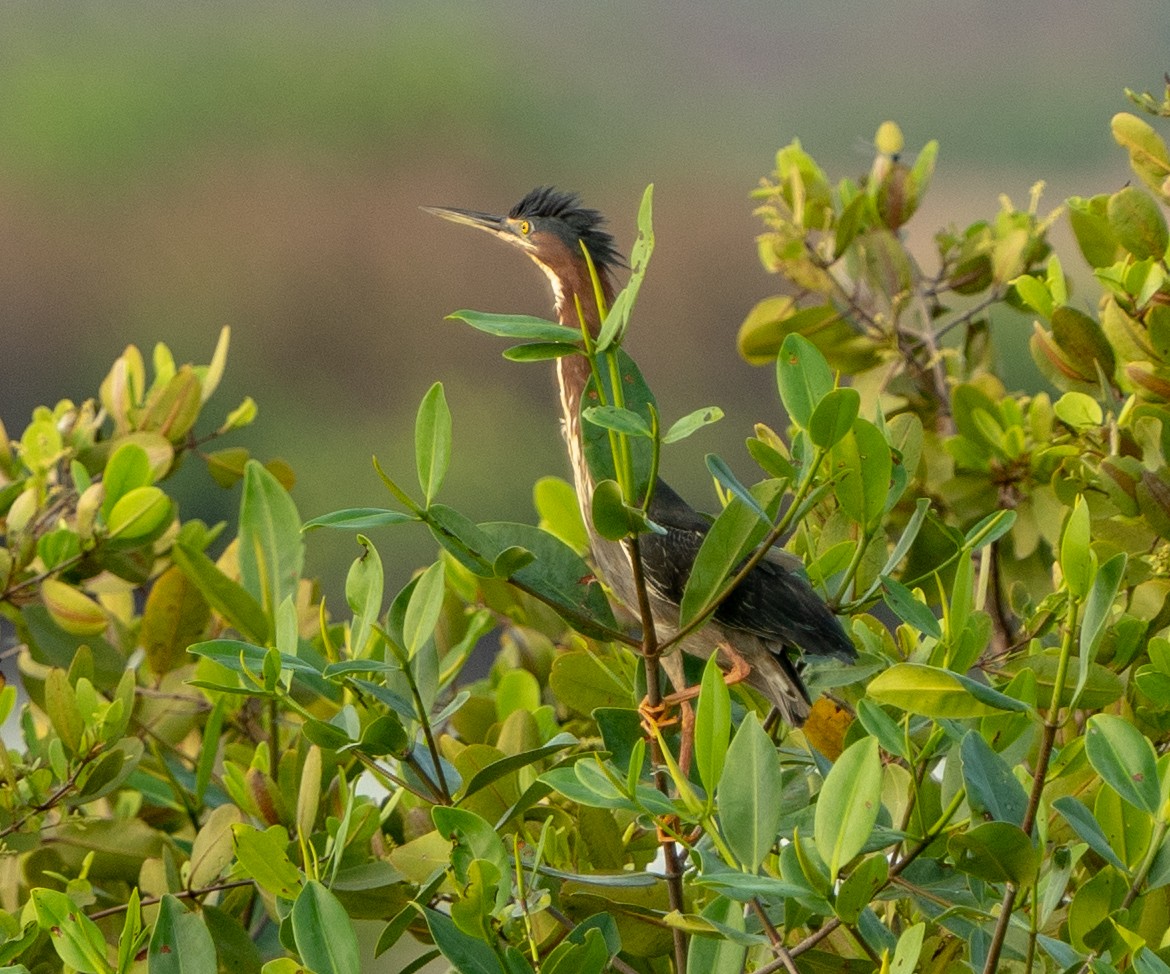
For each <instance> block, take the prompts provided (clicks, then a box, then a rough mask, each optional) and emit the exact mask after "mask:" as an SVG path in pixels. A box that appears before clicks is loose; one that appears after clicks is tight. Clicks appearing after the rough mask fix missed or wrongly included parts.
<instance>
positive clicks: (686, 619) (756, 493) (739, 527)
mask: <svg viewBox="0 0 1170 974" xmlns="http://www.w3.org/2000/svg"><path fill="white" fill-rule="evenodd" d="M784 488H785V482H784V481H782V480H766V481H763V482H761V483H759V484H757V485H756V486H755V487H753V488H752V493H751V498H752V503H751V504H750V505H749V504H747V503H746V502H744V501H743V500H742V499H741V498H740V497H739V495H738V494H737V495H735V496H733V497H732V499H731V501H730V502H729V503H728V505H727V506H726V507H725V508H724V509H723V511H722V512H721V513H720V514H719V517H717V518H716V519H715V523H714V524H712V525H711V530H709V531H708V532H707V535H706V537H704V538H703V543H702V544H701V545H700V547H699V552H698V554H697V555H696V556H695V562H694V565H693V566H692V567H691V573H690V575H689V576H688V578H687V583H686V587H685V588H684V590H683V597H682V604H681V606H680V610H679V625H680V626H685V625H687V624H688V623H690V622H691V621H692V620H693V619H694V618H695V617H696V616H697V615H698V614H699V613H700V612H701V611H702V610H703V609H704V608H705V607H706V606H708V605H710V603H711V602H712V601H713V600H714V599H715V597H716V596H717V595H718V594H719V592H720V591H721V590H722V588H723V585H724V583H725V582H726V581H727V579H728V577H729V576H730V575H731V574H732V573H733V572H734V570H735V568H736V566H738V565H739V564H740V563H741V562H742V561H743V560H744V558H746V557H747V556H748V554H749V553H750V552H751V551H752V550H753V549H754V548H755V547H756V545H758V544H759V543H760V542H761V541H762V540H763V539H764V536H765V535H766V534H767V533H768V529H769V527H770V526H771V524H772V518H773V517H774V516H775V514H776V512H777V511H778V510H779V508H780V503H781V501H782V499H783V496H784ZM761 514H762V515H763V516H762V517H761Z"/></svg>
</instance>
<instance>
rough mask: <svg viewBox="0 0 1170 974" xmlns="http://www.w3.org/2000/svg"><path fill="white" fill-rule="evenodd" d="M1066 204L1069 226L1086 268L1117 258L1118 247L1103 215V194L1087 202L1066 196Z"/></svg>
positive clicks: (1104, 264)
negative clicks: (1086, 265) (1086, 264)
mask: <svg viewBox="0 0 1170 974" xmlns="http://www.w3.org/2000/svg"><path fill="white" fill-rule="evenodd" d="M1066 202H1067V204H1068V222H1069V226H1071V227H1072V231H1073V236H1075V237H1076V238H1077V246H1078V247H1080V249H1081V254H1082V255H1083V256H1084V258H1085V260H1086V261H1087V262H1088V264H1089V266H1090V267H1108V266H1110V265H1111V264H1112V263H1113V262H1114V261H1115V260H1116V259H1117V247H1118V244H1117V238H1116V237H1115V236H1114V235H1113V230H1112V228H1111V227H1110V226H1109V218H1108V216H1107V215H1106V208H1107V207H1108V204H1109V197H1108V196H1106V195H1105V194H1104V193H1102V194H1100V195H1099V196H1094V197H1092V198H1089V199H1086V198H1084V197H1081V196H1070V197H1069V198H1068V200H1067V201H1066Z"/></svg>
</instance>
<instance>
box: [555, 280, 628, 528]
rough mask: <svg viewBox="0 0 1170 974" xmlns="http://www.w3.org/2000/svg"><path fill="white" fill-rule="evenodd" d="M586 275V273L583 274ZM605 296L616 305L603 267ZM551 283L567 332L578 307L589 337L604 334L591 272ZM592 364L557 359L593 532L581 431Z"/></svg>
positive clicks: (572, 458) (568, 441) (577, 482)
mask: <svg viewBox="0 0 1170 974" xmlns="http://www.w3.org/2000/svg"><path fill="white" fill-rule="evenodd" d="M582 272H583V273H582ZM598 276H599V278H600V281H601V288H602V294H603V295H604V297H605V303H606V306H607V307H608V306H610V305H612V303H613V297H614V286H613V279H612V278H611V277H610V275H609V272H608V271H607V270H606V269H605V268H604V267H599V268H598ZM549 279H550V280H551V281H552V285H553V293H554V295H555V298H556V310H557V319H558V321H559V322H560V323H561V324H562V325H565V326H566V327H568V328H574V329H579V328H580V327H581V321H580V319H579V318H578V311H577V308H578V304H579V306H580V309H581V311H580V314H581V315H582V316H583V317H584V319H585V324H586V326H587V327H588V329H589V333H590V335H592V336H593V337H594V338H596V337H597V335H598V334H599V333H600V331H601V315H600V313H599V311H598V307H597V300H596V297H595V295H594V293H593V283H592V281H591V280H590V278H589V272H588V269H587V268H586V267H585V266H584V265H583V264H582V265H581V267H580V268H578V269H577V272H576V273H575V274H568V275H565V274H561V275H560V276H554V275H553V274H552V273H549ZM589 378H590V368H589V360H588V359H587V358H586V357H585V356H584V355H564V356H562V357H561V358H559V359H557V388H558V391H559V392H560V404H561V421H562V423H563V431H564V435H565V445H566V447H567V448H568V451H569V464H570V466H571V467H572V470H573V485H574V487H575V488H576V492H577V500H578V501H579V502H580V505H581V514H582V515H583V517H584V518H585V524H586V526H587V527H588V528H589V529H590V530H589V533H590V535H591V536H592V535H593V534H594V532H593V530H592V517H591V513H590V508H591V506H592V498H593V478H592V477H591V476H590V474H589V465H588V464H587V463H586V461H585V446H584V432H583V430H582V429H581V398H582V397H583V396H584V395H585V387H586V385H588V383H589Z"/></svg>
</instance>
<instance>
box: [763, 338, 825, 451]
mask: <svg viewBox="0 0 1170 974" xmlns="http://www.w3.org/2000/svg"><path fill="white" fill-rule="evenodd" d="M776 379H777V384H778V386H779V387H780V399H781V400H782V401H783V403H784V408H785V409H786V410H788V415H789V417H790V418H791V419H792V421H793V422H794V423H795V424H796V425H797V426H799V427H801V428H802V429H807V428H808V424H809V421H810V420H811V419H812V415H813V410H815V409H816V408H817V406H818V405H819V403H820V401H821V400H822V399H823V398H824V397H825V396H827V395H828V394H829V392H830V391H831V390H832V388H833V373H832V372H831V371H830V370H829V364H828V362H826V361H825V357H824V356H823V355H822V354H821V353H820V352H819V351H818V350H817V348H816V346H815V345H813V343H812V342H810V341H809V340H808V339H807V338H805V337H803V336H802V335H788V336H787V337H786V338H785V339H784V343H783V344H782V345H781V346H780V354H779V356H778V357H777V359H776Z"/></svg>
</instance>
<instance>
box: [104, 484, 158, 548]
mask: <svg viewBox="0 0 1170 974" xmlns="http://www.w3.org/2000/svg"><path fill="white" fill-rule="evenodd" d="M173 516H174V505H173V504H172V503H171V499H170V498H169V497H167V495H166V494H164V493H163V492H162V490H161V489H160V488H158V487H155V486H153V485H151V486H149V487H135V488H134V489H133V490H131V491H127V492H126V493H125V494H123V495H122V497H121V498H119V500H118V502H117V503H116V504H115V505H114V506H113V509H112V510H111V511H110V516H109V517H108V518H107V519H106V527H107V528H108V529H109V532H110V537H111V538H114V537H116V538H121V539H122V540H124V541H125V540H129V539H132V538H133V539H138V538H145V537H146V536H147V535H149V534H152V533H153V532H156V531H158V530H159V529H160V528H161V527H162V526H163V525H164V524H166V523H167V522H168V521H170V519H171V518H172V517H173Z"/></svg>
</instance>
